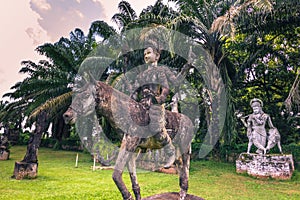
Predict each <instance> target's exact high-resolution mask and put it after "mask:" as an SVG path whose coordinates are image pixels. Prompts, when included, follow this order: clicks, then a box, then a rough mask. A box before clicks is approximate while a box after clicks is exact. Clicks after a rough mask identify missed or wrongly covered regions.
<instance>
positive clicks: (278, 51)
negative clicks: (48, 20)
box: [0, 0, 300, 158]
mask: <svg viewBox="0 0 300 200" xmlns="http://www.w3.org/2000/svg"><path fill="white" fill-rule="evenodd" d="M170 2H172V3H174V4H175V5H176V9H175V8H174V7H169V6H167V5H165V4H163V3H162V1H161V0H158V1H157V2H156V4H155V5H153V6H148V7H146V8H145V9H144V10H143V11H142V12H141V14H140V15H139V16H138V15H137V13H136V12H135V11H134V10H133V9H132V8H131V5H130V4H129V3H128V2H126V1H121V2H120V3H119V6H118V8H119V12H118V13H116V14H115V15H114V16H113V18H112V19H113V21H114V22H115V23H116V24H117V26H118V29H119V30H118V31H116V30H114V28H113V27H111V26H109V25H108V24H106V23H105V22H103V21H95V22H93V23H92V25H91V27H90V30H89V33H88V34H87V35H85V34H84V33H83V32H82V31H81V30H80V29H76V30H74V31H73V32H71V33H70V38H69V39H68V38H61V39H60V40H59V41H58V42H56V43H54V44H49V43H46V44H44V45H41V46H39V47H37V49H36V50H37V51H38V52H39V53H40V54H42V55H44V56H45V57H46V60H41V61H40V62H39V63H34V62H32V61H30V60H29V61H23V62H22V68H21V70H20V72H21V73H24V74H27V78H25V79H24V80H23V81H22V82H19V83H16V84H15V85H14V86H13V87H12V89H14V92H12V93H9V94H6V95H5V96H6V97H9V98H10V99H11V102H1V107H0V108H1V112H0V121H1V122H2V125H5V127H6V128H10V129H17V130H18V131H21V132H22V127H21V122H22V121H24V120H27V125H28V126H31V125H32V124H33V123H34V122H35V121H36V118H37V117H39V113H40V112H41V111H46V112H47V113H48V121H49V123H48V126H49V125H50V124H52V135H51V137H52V138H54V139H56V140H57V141H58V142H61V140H63V139H67V138H69V137H70V127H68V126H66V125H65V124H64V122H63V119H62V113H63V112H64V111H65V110H66V109H67V107H68V106H69V105H70V103H71V97H72V87H73V84H74V78H75V77H76V74H77V71H78V69H79V66H80V65H81V63H82V62H83V60H84V59H85V58H86V57H87V56H88V55H89V54H90V53H91V52H92V51H93V49H95V48H96V47H99V46H100V45H104V44H105V41H107V39H108V38H109V37H110V36H112V35H119V36H122V33H124V32H125V31H126V30H130V29H133V28H147V27H148V28H151V27H157V26H164V27H166V28H169V29H172V30H176V31H179V32H181V33H184V34H186V35H188V36H190V37H191V38H193V39H194V42H195V43H197V44H200V45H201V46H202V47H203V48H204V49H205V50H207V52H209V54H210V56H211V57H212V60H213V61H214V64H215V65H216V66H217V67H218V69H219V71H220V73H221V76H222V79H223V81H224V83H225V86H226V95H227V99H228V101H227V110H226V116H225V125H224V127H223V129H222V130H221V131H222V134H221V137H220V138H219V137H217V136H215V135H213V134H212V135H211V136H210V138H211V140H212V141H216V145H215V148H214V151H213V154H214V155H216V156H217V157H219V158H225V157H227V156H225V154H227V155H228V154H230V152H232V151H234V150H236V149H237V148H238V146H239V145H241V144H244V143H247V141H248V139H247V136H246V131H245V127H243V125H242V123H241V122H240V119H238V118H237V117H236V116H237V114H240V113H243V114H244V115H246V114H250V113H251V112H252V111H251V108H250V106H249V102H250V99H252V98H254V97H256V98H260V99H262V100H263V102H264V111H265V112H266V113H268V114H270V115H271V117H272V119H273V123H274V124H275V126H276V127H277V128H278V129H279V131H280V133H281V135H282V143H283V144H290V143H294V144H295V145H297V144H298V145H299V142H300V136H299V135H300V134H299V130H300V128H299V126H300V123H299V117H300V116H299V112H300V110H299V105H297V102H296V103H295V102H288V103H291V104H292V106H291V107H289V108H288V107H286V101H285V100H286V99H287V97H288V96H289V94H291V93H290V90H291V88H292V87H293V88H294V89H295V88H296V89H297V90H296V92H294V93H293V95H298V96H299V88H298V87H296V85H295V84H294V85H293V83H294V82H295V80H296V76H297V75H299V65H300V60H299V58H300V55H299V49H300V48H299V47H300V26H299V24H300V13H299V11H300V3H299V1H298V0H275V1H270V0H264V1H263V0H230V1H228V0H224V1H215V0H206V1H203V0H196V1H195V0H170ZM96 36H97V37H96ZM96 38H97V40H96ZM124 48H126V47H124ZM123 50H124V51H123V52H128V50H127V49H123ZM170 58H171V55H169V54H168V52H163V54H162V56H161V60H160V62H161V63H162V64H164V63H167V64H168V66H171V67H172V68H174V69H175V70H177V71H179V70H180V69H181V68H182V66H183V65H184V64H185V62H186V61H185V60H182V59H181V58H179V57H175V59H170ZM172 58H173V57H172ZM142 62H143V61H142V52H141V51H135V52H130V51H129V52H128V53H125V54H123V55H122V56H120V57H119V59H118V60H117V61H116V62H114V63H112V64H111V65H110V70H107V71H106V72H107V73H106V76H105V77H102V79H105V80H106V81H107V82H108V83H110V84H114V83H115V81H117V80H118V77H119V76H120V75H121V74H122V73H124V72H126V71H127V70H130V69H132V68H134V67H135V66H137V65H139V64H141V63H142ZM110 72H114V73H110ZM99 79H100V77H99ZM187 79H188V81H189V82H190V84H191V85H192V86H193V87H194V88H195V90H196V91H197V92H198V93H199V96H197V98H196V100H197V101H198V104H199V110H200V113H199V114H200V116H201V118H200V120H199V129H198V132H197V134H196V136H195V139H194V144H193V147H195V149H197V148H199V146H201V143H202V142H203V139H204V136H205V135H206V133H207V121H209V120H217V118H216V116H214V115H211V113H210V109H211V107H210V105H211V102H210V99H209V94H210V93H209V91H208V90H207V88H206V86H205V84H204V83H203V79H202V77H201V74H200V72H197V71H196V72H195V73H192V74H189V76H188V77H187ZM293 91H294V90H293ZM170 98H171V97H169V99H170ZM219 101H221V100H219ZM20 113H21V114H20ZM101 123H102V125H103V127H104V129H105V130H106V131H107V132H109V134H110V135H111V136H110V137H111V138H112V139H114V140H118V138H119V137H116V136H114V135H115V133H114V132H113V131H112V130H111V129H110V127H109V125H108V124H106V122H105V119H101ZM47 129H48V127H46V128H45V130H47ZM71 135H72V134H71ZM21 136H22V138H23V139H22V141H24V139H25V138H26V136H25V135H24V134H22V135H21Z"/></svg>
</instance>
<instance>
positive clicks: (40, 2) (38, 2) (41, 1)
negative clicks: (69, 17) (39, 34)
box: [31, 0, 51, 11]
mask: <svg viewBox="0 0 300 200" xmlns="http://www.w3.org/2000/svg"><path fill="white" fill-rule="evenodd" d="M31 2H32V4H34V5H35V6H36V7H37V8H38V9H40V10H45V11H48V10H50V9H51V5H50V4H49V3H47V0H32V1H31Z"/></svg>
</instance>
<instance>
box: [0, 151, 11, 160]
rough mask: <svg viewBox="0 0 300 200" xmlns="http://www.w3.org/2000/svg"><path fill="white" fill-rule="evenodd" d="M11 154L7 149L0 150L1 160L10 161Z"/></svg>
mask: <svg viewBox="0 0 300 200" xmlns="http://www.w3.org/2000/svg"><path fill="white" fill-rule="evenodd" d="M9 155H10V152H9V150H6V149H0V160H8V159H9Z"/></svg>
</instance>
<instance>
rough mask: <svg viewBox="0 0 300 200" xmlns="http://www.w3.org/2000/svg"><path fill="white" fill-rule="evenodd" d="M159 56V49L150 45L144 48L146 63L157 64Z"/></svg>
mask: <svg viewBox="0 0 300 200" xmlns="http://www.w3.org/2000/svg"><path fill="white" fill-rule="evenodd" d="M159 57H160V53H159V51H158V49H156V48H155V47H153V46H148V47H147V48H146V49H145V50H144V60H145V63H146V64H150V65H153V66H157V63H158V60H159Z"/></svg>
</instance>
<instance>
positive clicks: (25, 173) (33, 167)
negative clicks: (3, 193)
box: [12, 162, 38, 180]
mask: <svg viewBox="0 0 300 200" xmlns="http://www.w3.org/2000/svg"><path fill="white" fill-rule="evenodd" d="M37 172H38V163H26V162H15V169H14V175H13V176H12V178H15V179H17V180H21V179H24V178H30V179H32V178H36V177H37Z"/></svg>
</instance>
